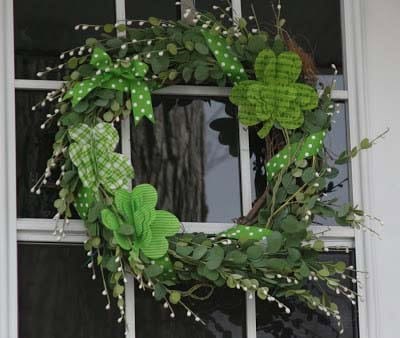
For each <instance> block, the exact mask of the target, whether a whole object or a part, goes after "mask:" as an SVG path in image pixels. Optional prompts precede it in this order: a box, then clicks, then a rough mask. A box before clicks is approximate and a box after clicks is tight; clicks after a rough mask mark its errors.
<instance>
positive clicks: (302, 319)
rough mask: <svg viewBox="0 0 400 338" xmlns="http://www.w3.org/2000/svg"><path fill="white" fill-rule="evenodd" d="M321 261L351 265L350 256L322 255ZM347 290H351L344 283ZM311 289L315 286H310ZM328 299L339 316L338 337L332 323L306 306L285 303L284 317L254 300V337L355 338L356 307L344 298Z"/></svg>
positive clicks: (352, 259) (267, 305) (356, 330)
mask: <svg viewBox="0 0 400 338" xmlns="http://www.w3.org/2000/svg"><path fill="white" fill-rule="evenodd" d="M322 256H323V258H322V259H326V260H341V261H344V262H346V263H347V264H349V265H351V264H353V265H354V263H353V262H354V261H355V258H354V253H352V254H344V253H343V254H340V253H335V254H323V255H322ZM348 282H349V283H347V285H346V286H347V287H349V288H350V287H351V282H350V281H348ZM310 286H311V287H313V286H314V287H315V284H311V285H310ZM330 298H331V299H332V300H333V301H334V302H336V304H337V305H338V307H339V310H340V312H341V316H342V324H343V327H344V333H343V334H342V335H340V334H339V330H338V326H337V322H336V320H334V319H333V320H330V319H329V318H327V317H326V316H324V315H323V314H322V313H317V312H315V311H312V310H310V309H309V308H308V307H307V306H305V305H303V304H299V303H296V302H293V301H292V302H286V305H288V306H289V307H290V308H291V310H292V313H291V314H290V315H287V314H285V313H284V311H282V310H281V309H278V308H277V306H276V305H274V304H272V303H268V302H265V301H261V300H257V312H256V313H257V338H303V337H309V338H319V337H321V338H339V337H340V338H357V337H359V333H358V320H357V308H356V307H354V306H353V305H351V303H350V301H349V300H348V299H344V298H342V297H337V296H336V294H335V293H334V292H333V293H330Z"/></svg>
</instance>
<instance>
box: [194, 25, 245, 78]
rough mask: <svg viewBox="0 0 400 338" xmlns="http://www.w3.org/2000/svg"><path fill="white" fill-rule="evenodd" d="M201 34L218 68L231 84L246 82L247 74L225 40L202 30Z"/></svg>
mask: <svg viewBox="0 0 400 338" xmlns="http://www.w3.org/2000/svg"><path fill="white" fill-rule="evenodd" d="M201 33H202V34H203V36H204V38H205V39H206V42H207V45H208V48H210V50H211V52H212V53H213V54H214V56H215V58H216V59H217V62H218V64H219V66H220V67H221V69H222V70H223V72H224V74H226V75H227V76H228V77H229V79H230V80H231V81H232V83H238V82H240V81H244V80H247V74H246V72H245V70H244V68H243V66H242V64H241V63H240V62H239V61H238V58H237V57H236V56H235V55H234V54H233V53H232V49H231V46H229V45H228V44H227V42H226V40H225V39H224V38H223V37H222V36H220V35H217V34H214V33H211V32H210V31H208V30H205V29H202V30H201Z"/></svg>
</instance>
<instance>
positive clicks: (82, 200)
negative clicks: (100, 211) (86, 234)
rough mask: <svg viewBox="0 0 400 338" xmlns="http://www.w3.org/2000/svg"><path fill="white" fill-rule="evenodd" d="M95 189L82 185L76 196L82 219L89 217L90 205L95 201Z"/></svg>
mask: <svg viewBox="0 0 400 338" xmlns="http://www.w3.org/2000/svg"><path fill="white" fill-rule="evenodd" d="M95 201H96V200H95V198H94V194H93V191H92V190H91V189H89V188H86V187H82V188H81V189H80V190H79V192H78V195H77V196H76V198H75V203H74V206H75V209H76V211H77V212H78V214H79V216H80V217H81V218H82V219H86V218H87V217H88V212H89V207H90V206H91V205H92V204H93V203H94V202H95Z"/></svg>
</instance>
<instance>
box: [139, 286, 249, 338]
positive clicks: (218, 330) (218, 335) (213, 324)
mask: <svg viewBox="0 0 400 338" xmlns="http://www.w3.org/2000/svg"><path fill="white" fill-rule="evenodd" d="M135 292H136V293H135V300H136V303H135V305H136V337H139V338H141V337H157V338H188V337H190V338H214V337H215V338H244V337H246V312H245V308H246V304H245V297H244V294H243V292H240V291H236V290H230V289H217V290H215V291H214V294H213V295H212V296H211V298H209V299H207V300H205V301H197V302H191V301H189V302H187V301H186V300H185V303H186V305H188V306H189V307H190V309H191V310H192V311H194V312H195V313H196V314H197V315H198V316H199V317H200V318H201V319H202V320H203V321H204V322H205V323H206V326H204V325H203V324H201V323H198V322H195V320H194V319H193V316H192V317H190V318H188V317H187V316H186V311H184V310H183V309H182V307H181V306H178V305H177V306H175V308H174V310H175V312H176V317H175V319H171V318H170V311H169V310H168V309H164V307H163V306H162V303H159V302H157V301H155V300H154V297H151V295H150V294H149V293H148V292H143V291H141V290H139V289H138V288H136V291H135Z"/></svg>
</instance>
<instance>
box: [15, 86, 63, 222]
mask: <svg viewBox="0 0 400 338" xmlns="http://www.w3.org/2000/svg"><path fill="white" fill-rule="evenodd" d="M45 96H46V92H43V91H28V90H17V91H16V94H15V120H16V121H15V122H16V146H17V149H16V153H17V215H18V217H21V218H52V217H53V216H54V215H55V213H56V211H55V209H54V207H53V201H54V200H55V199H56V198H57V196H58V188H57V186H56V184H55V182H56V180H57V178H58V173H56V172H54V174H53V175H52V176H51V177H50V178H49V179H48V184H47V185H46V187H45V188H43V189H42V193H41V194H40V195H36V194H33V193H31V191H30V190H31V187H32V186H33V185H34V184H35V183H36V181H37V180H38V179H39V177H40V176H41V175H42V174H43V172H44V170H45V168H46V163H47V160H48V158H49V157H50V156H51V154H52V145H53V141H54V135H55V133H56V130H57V127H56V126H55V125H54V124H53V125H51V127H50V128H46V129H41V128H40V125H41V124H42V123H43V121H44V120H46V114H49V113H52V109H51V106H50V105H47V106H46V107H44V108H41V109H37V110H36V111H32V110H31V107H32V106H33V105H35V104H36V103H37V102H39V101H40V100H42V99H43V97H45Z"/></svg>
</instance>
